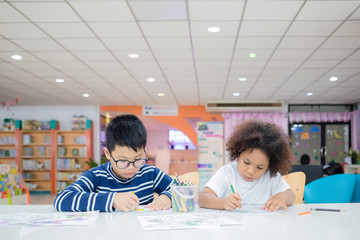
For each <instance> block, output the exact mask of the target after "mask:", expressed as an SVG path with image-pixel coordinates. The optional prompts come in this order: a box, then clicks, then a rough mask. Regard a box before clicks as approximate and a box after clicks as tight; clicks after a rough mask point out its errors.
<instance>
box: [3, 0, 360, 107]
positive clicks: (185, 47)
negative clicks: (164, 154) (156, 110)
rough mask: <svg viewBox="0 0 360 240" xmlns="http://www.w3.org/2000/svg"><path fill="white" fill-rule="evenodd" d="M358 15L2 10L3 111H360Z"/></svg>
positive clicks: (98, 6) (326, 6)
mask: <svg viewBox="0 0 360 240" xmlns="http://www.w3.org/2000/svg"><path fill="white" fill-rule="evenodd" d="M359 9H360V1H358V0H353V1H347V0H346V1H340V0H332V1H317V0H307V1H305V0H296V1H292V0H271V1H268V0H251V1H245V0H211V1H209V0H190V1H185V0H146V1H145V0H118V1H113V0H106V1H92V0H68V1H58V0H54V1H51V0H44V1H40V0H36V1H21V0H19V1H0V101H2V102H4V101H8V99H9V97H11V96H17V95H19V94H21V95H23V96H22V97H23V99H24V100H23V101H22V103H20V104H23V105H31V104H34V105H36V104H39V105H40V104H41V105H43V104H44V103H46V104H51V105H56V104H72V105H74V104H81V105H82V104H87V105H89V104H96V105H99V104H104V105H116V104H119V105H142V104H178V105H187V104H189V105H198V104H204V103H205V101H206V100H208V99H222V100H225V99H232V100H233V99H239V100H242V99H248V100H249V99H256V100H261V99H277V100H282V101H284V102H285V103H286V104H288V103H344V102H346V103H356V102H359V101H360V99H359V95H358V92H359V90H360V70H359V66H360V49H359V48H360V25H359V23H360V10H359ZM210 26H217V27H220V31H219V32H217V33H210V32H208V31H207V29H208V27H210ZM130 53H135V54H138V55H139V57H138V58H137V59H131V58H129V56H128V55H129V54H130ZM250 53H256V54H257V56H256V57H255V58H250V57H249V54H250ZM14 54H19V55H21V56H22V57H23V59H22V60H14V59H12V58H11V56H13V55H14ZM332 76H336V77H338V81H336V82H330V81H329V78H330V77H332ZM148 77H154V78H155V79H156V81H155V82H154V83H153V84H150V83H148V82H147V81H146V79H147V78H148ZM240 77H246V78H247V81H246V82H240V81H239V80H238V79H239V78H240ZM56 78H63V79H64V80H65V82H64V83H62V84H57V83H56V82H55V79H56ZM337 88H341V91H336V89H337ZM5 90H6V91H5ZM160 91H162V92H164V93H165V96H164V97H159V96H157V94H158V93H159V92H160ZM234 91H236V92H239V93H240V96H239V97H234V96H233V95H232V93H233V92H234ZM307 91H312V92H314V96H312V97H307V96H306V95H305V93H306V92H307ZM5 92H6V94H5ZM84 92H89V93H90V94H91V96H90V98H87V99H85V98H83V97H82V94H83V93H84ZM32 94H33V95H32ZM53 96H55V97H53ZM331 96H333V97H332V98H331Z"/></svg>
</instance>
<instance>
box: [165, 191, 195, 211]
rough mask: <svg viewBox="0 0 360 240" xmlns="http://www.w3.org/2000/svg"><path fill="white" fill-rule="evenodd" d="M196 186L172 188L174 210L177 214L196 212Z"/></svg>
mask: <svg viewBox="0 0 360 240" xmlns="http://www.w3.org/2000/svg"><path fill="white" fill-rule="evenodd" d="M195 197H196V185H191V186H175V185H173V186H171V199H172V209H173V211H175V212H192V211H195Z"/></svg>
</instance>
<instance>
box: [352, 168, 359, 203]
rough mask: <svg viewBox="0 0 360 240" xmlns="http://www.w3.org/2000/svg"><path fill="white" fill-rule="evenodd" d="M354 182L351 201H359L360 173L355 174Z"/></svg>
mask: <svg viewBox="0 0 360 240" xmlns="http://www.w3.org/2000/svg"><path fill="white" fill-rule="evenodd" d="M355 178H356V182H355V188H354V193H353V196H352V199H351V202H357V203H360V174H355Z"/></svg>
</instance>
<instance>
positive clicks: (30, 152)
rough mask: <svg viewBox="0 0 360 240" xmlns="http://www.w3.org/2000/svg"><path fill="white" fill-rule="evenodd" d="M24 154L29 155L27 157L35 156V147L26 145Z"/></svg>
mask: <svg viewBox="0 0 360 240" xmlns="http://www.w3.org/2000/svg"><path fill="white" fill-rule="evenodd" d="M24 156H27V157H32V156H34V148H32V147H24Z"/></svg>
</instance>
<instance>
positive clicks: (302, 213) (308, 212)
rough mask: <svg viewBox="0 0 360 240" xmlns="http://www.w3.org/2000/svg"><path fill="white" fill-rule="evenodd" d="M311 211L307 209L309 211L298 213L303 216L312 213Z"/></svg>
mask: <svg viewBox="0 0 360 240" xmlns="http://www.w3.org/2000/svg"><path fill="white" fill-rule="evenodd" d="M310 213H311V211H307V212H301V213H298V215H299V216H302V215H306V214H310Z"/></svg>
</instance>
